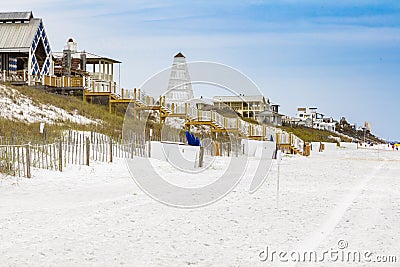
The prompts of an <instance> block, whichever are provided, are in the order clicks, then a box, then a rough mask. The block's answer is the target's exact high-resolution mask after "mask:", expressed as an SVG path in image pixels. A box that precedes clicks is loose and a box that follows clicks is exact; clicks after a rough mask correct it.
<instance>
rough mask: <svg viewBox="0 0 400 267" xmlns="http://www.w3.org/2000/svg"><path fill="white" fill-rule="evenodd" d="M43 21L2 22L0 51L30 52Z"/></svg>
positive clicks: (0, 26)
mask: <svg viewBox="0 0 400 267" xmlns="http://www.w3.org/2000/svg"><path fill="white" fill-rule="evenodd" d="M41 21H42V20H41V19H30V20H29V23H0V52H29V49H30V47H31V45H32V42H33V40H34V38H35V35H36V33H37V30H38V28H39V25H40V23H41Z"/></svg>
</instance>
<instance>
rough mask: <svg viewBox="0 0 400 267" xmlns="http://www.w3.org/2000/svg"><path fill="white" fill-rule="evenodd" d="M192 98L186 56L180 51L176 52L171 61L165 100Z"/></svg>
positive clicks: (174, 101)
mask: <svg viewBox="0 0 400 267" xmlns="http://www.w3.org/2000/svg"><path fill="white" fill-rule="evenodd" d="M192 98H193V89H192V83H191V80H190V76H189V70H188V67H187V65H186V58H185V56H184V55H182V53H178V54H177V55H175V57H174V62H173V63H172V69H171V74H170V77H169V82H168V89H167V92H166V94H165V102H166V103H183V102H185V101H187V100H190V99H192Z"/></svg>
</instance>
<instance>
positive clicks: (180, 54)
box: [175, 52, 185, 57]
mask: <svg viewBox="0 0 400 267" xmlns="http://www.w3.org/2000/svg"><path fill="white" fill-rule="evenodd" d="M175 57H185V56H184V55H183V54H182V53H181V52H179V53H178V54H176V55H175Z"/></svg>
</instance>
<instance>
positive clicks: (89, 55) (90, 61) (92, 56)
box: [53, 52, 121, 64]
mask: <svg viewBox="0 0 400 267" xmlns="http://www.w3.org/2000/svg"><path fill="white" fill-rule="evenodd" d="M81 54H86V62H87V64H93V63H97V62H98V61H99V60H104V61H109V62H111V63H121V62H120V61H118V60H115V59H112V58H108V57H103V56H98V55H96V54H93V53H89V52H75V53H72V54H71V56H72V58H79V59H80V58H81ZM53 56H54V58H62V57H63V52H53Z"/></svg>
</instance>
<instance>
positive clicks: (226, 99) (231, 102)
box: [213, 95, 270, 119]
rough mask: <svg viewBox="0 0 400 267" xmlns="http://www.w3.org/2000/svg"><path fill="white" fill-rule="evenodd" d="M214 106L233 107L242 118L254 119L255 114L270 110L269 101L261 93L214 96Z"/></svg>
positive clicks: (221, 107)
mask: <svg viewBox="0 0 400 267" xmlns="http://www.w3.org/2000/svg"><path fill="white" fill-rule="evenodd" d="M213 103H214V106H216V107H217V108H220V109H229V108H231V109H233V110H235V111H236V112H237V113H239V114H240V115H241V116H242V117H243V118H252V119H256V117H257V115H258V114H259V113H261V112H263V111H265V110H270V102H269V100H268V99H266V98H265V97H264V96H262V95H252V96H244V95H238V96H214V97H213Z"/></svg>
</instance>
